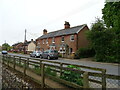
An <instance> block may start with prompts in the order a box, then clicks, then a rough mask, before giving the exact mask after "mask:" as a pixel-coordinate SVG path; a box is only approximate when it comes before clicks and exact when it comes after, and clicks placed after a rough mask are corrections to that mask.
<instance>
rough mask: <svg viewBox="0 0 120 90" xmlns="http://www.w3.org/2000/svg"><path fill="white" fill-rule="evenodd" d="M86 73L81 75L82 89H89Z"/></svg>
mask: <svg viewBox="0 0 120 90" xmlns="http://www.w3.org/2000/svg"><path fill="white" fill-rule="evenodd" d="M88 78H89V77H88V72H86V71H85V72H84V73H83V88H89V80H88Z"/></svg>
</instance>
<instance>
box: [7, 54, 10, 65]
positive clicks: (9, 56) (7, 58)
mask: <svg viewBox="0 0 120 90" xmlns="http://www.w3.org/2000/svg"><path fill="white" fill-rule="evenodd" d="M9 59H10V56H9ZM9 59H8V58H7V65H8V67H9Z"/></svg>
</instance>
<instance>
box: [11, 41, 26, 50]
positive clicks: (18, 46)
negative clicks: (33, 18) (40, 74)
mask: <svg viewBox="0 0 120 90" xmlns="http://www.w3.org/2000/svg"><path fill="white" fill-rule="evenodd" d="M12 47H13V51H14V52H22V51H23V50H24V47H23V43H22V42H19V43H15V44H13V45H12Z"/></svg>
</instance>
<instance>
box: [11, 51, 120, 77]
mask: <svg viewBox="0 0 120 90" xmlns="http://www.w3.org/2000/svg"><path fill="white" fill-rule="evenodd" d="M9 55H17V56H22V57H30V56H29V55H21V54H13V53H9ZM43 60H46V59H43ZM51 61H52V60H51ZM53 61H58V62H64V63H69V64H76V65H84V66H90V67H97V68H103V69H106V73H107V74H112V75H120V73H119V72H120V64H114V63H101V62H94V61H89V60H88V58H85V59H78V60H77V59H62V58H59V59H57V60H53Z"/></svg>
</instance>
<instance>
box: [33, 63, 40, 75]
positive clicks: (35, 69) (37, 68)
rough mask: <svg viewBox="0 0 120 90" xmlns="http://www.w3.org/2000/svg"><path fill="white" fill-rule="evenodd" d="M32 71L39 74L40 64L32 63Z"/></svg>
mask: <svg viewBox="0 0 120 90" xmlns="http://www.w3.org/2000/svg"><path fill="white" fill-rule="evenodd" d="M33 70H34V72H35V73H37V74H40V72H41V69H40V66H39V65H34V69H33Z"/></svg>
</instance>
